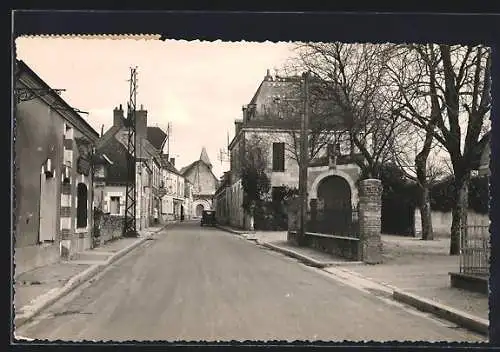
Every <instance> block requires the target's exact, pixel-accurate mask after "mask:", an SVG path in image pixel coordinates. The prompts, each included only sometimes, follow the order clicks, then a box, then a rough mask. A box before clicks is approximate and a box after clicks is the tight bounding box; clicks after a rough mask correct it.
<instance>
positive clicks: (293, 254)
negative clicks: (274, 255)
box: [261, 242, 328, 268]
mask: <svg viewBox="0 0 500 352" xmlns="http://www.w3.org/2000/svg"><path fill="white" fill-rule="evenodd" d="M261 245H262V246H264V247H266V248H269V249H272V250H274V251H276V252H280V253H282V254H285V255H287V256H289V257H293V258H295V259H298V260H300V261H301V262H304V263H306V264H308V265H311V266H314V267H316V268H324V267H327V266H328V264H327V263H323V262H319V261H317V260H314V259H312V258H309V257H307V256H305V255H302V254H300V253H297V252H295V251H292V250H289V249H285V248H282V247H278V246H275V245H273V244H270V243H265V242H264V243H261Z"/></svg>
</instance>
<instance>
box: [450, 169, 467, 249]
mask: <svg viewBox="0 0 500 352" xmlns="http://www.w3.org/2000/svg"><path fill="white" fill-rule="evenodd" d="M468 191H469V180H468V178H457V179H456V181H455V194H456V198H455V199H456V202H455V206H454V207H453V211H452V221H451V242H450V255H458V254H460V248H461V243H460V242H461V235H462V236H463V238H464V240H465V239H466V237H467V233H466V232H467V231H466V230H467V210H468V207H469V197H468Z"/></svg>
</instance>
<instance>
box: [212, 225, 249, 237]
mask: <svg viewBox="0 0 500 352" xmlns="http://www.w3.org/2000/svg"><path fill="white" fill-rule="evenodd" d="M215 227H217V228H218V229H219V230H222V231H226V232H230V233H234V234H236V235H240V236H246V235H248V234H249V233H250V232H249V231H238V230H233V229H231V228H229V227H223V226H219V225H215Z"/></svg>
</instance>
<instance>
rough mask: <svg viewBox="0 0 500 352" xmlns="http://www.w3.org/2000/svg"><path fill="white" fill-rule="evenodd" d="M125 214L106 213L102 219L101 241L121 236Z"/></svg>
mask: <svg viewBox="0 0 500 352" xmlns="http://www.w3.org/2000/svg"><path fill="white" fill-rule="evenodd" d="M123 219H124V217H123V216H118V215H109V214H105V215H103V216H102V219H101V224H100V225H101V226H100V243H106V242H109V241H112V240H114V239H117V238H120V237H121V236H122V231H123Z"/></svg>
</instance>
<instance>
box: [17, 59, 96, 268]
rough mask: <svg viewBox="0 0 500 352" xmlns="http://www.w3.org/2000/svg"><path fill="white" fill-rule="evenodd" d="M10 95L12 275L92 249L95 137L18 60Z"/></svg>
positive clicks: (70, 110) (83, 121)
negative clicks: (12, 101)
mask: <svg viewBox="0 0 500 352" xmlns="http://www.w3.org/2000/svg"><path fill="white" fill-rule="evenodd" d="M14 93H15V98H16V101H15V106H14V117H15V120H16V125H15V126H16V127H15V142H14V144H15V145H14V152H15V157H14V162H15V167H14V170H13V171H14V182H15V191H14V192H15V203H14V204H13V206H14V214H15V232H14V239H15V264H16V275H17V274H20V273H22V272H25V271H28V270H30V269H33V268H36V267H39V266H44V265H47V264H50V263H53V262H57V261H58V260H60V258H61V257H63V258H70V257H71V256H72V255H73V254H75V253H76V252H78V251H82V250H85V249H89V248H90V247H91V243H92V241H91V235H92V225H93V216H92V200H93V195H92V193H93V183H92V176H91V175H92V163H91V160H92V155H93V152H94V146H95V144H96V142H97V140H98V138H99V134H98V133H97V132H96V131H95V130H94V129H93V128H92V127H91V126H90V125H89V124H88V123H87V122H86V121H85V120H84V119H83V118H82V117H81V116H80V115H79V114H78V113H77V112H76V111H75V110H74V109H73V108H72V107H71V106H69V105H68V104H67V103H66V101H64V99H63V98H61V96H60V95H59V94H58V93H57V92H56V91H55V90H54V89H53V88H52V87H49V86H48V84H47V83H45V82H44V81H43V79H42V78H40V77H39V76H38V75H37V74H36V73H35V72H34V71H33V70H31V68H29V67H28V66H27V65H26V64H25V63H24V62H23V61H19V60H17V61H16V66H15V91H14Z"/></svg>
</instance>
